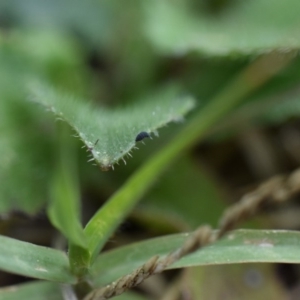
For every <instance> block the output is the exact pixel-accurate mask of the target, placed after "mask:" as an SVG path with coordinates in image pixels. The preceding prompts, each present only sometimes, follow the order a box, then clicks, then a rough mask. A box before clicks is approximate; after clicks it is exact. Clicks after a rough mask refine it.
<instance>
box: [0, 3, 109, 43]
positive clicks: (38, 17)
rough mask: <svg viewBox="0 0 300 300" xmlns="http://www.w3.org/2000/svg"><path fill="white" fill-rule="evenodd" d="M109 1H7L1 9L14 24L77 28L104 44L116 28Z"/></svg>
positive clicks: (62, 29) (88, 37) (60, 28)
mask: <svg viewBox="0 0 300 300" xmlns="http://www.w3.org/2000/svg"><path fill="white" fill-rule="evenodd" d="M105 2H107V1H103V2H99V1H97V0H89V1H87V2H82V1H79V0H75V1H72V2H70V1H68V0H63V1H53V2H51V3H50V2H47V1H45V0H42V1H37V0H28V1H27V2H26V4H25V2H23V1H22V0H12V1H7V0H3V1H1V3H0V10H1V12H3V13H4V14H5V16H7V19H8V21H10V22H11V23H12V24H13V25H19V26H20V25H21V26H27V27H29V28H30V27H31V28H32V27H33V28H37V27H40V28H44V29H46V28H51V29H53V28H55V29H58V30H61V31H66V30H69V31H71V30H73V31H75V32H77V33H78V34H80V35H82V36H84V37H85V38H87V39H89V40H90V41H92V42H93V43H104V42H105V41H106V40H107V39H109V35H110V33H111V28H112V27H113V23H111V21H112V18H111V13H112V12H111V10H110V8H109V5H107V3H105ZM14 21H15V22H14Z"/></svg>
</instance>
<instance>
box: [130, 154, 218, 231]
mask: <svg viewBox="0 0 300 300" xmlns="http://www.w3.org/2000/svg"><path fill="white" fill-rule="evenodd" d="M219 192H220V191H218V190H217V187H216V184H215V183H214V182H213V180H212V179H210V178H209V177H208V176H207V175H206V174H205V172H204V171H203V170H201V166H200V164H198V165H197V164H195V162H193V161H191V160H190V159H188V158H187V157H182V158H181V159H180V161H177V162H176V163H175V164H174V166H172V167H171V168H170V169H169V170H167V172H166V174H164V175H163V177H162V178H161V180H160V181H159V182H158V183H156V185H155V187H154V188H153V190H152V191H151V192H150V193H149V195H147V197H146V199H145V200H144V201H142V202H141V204H140V205H139V207H138V209H137V212H136V214H135V217H136V218H138V219H139V220H140V221H141V222H145V221H147V218H150V219H152V218H153V219H155V218H156V216H157V218H159V219H162V218H163V219H165V220H168V219H169V220H170V222H171V223H173V222H174V223H176V225H177V226H179V227H180V224H182V226H183V228H188V229H189V230H190V229H194V228H196V227H197V226H199V224H203V223H209V224H212V225H217V222H218V218H219V216H220V214H221V212H222V211H223V210H224V205H223V204H222V201H221V196H220V193H219ZM140 213H141V216H140V217H139V214H140ZM145 219H146V220H145ZM154 222H155V221H154ZM150 227H151V225H150Z"/></svg>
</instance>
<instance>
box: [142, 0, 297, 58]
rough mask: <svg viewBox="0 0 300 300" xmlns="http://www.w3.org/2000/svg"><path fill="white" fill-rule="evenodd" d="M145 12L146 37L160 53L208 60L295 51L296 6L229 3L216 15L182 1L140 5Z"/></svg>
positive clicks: (293, 1)
mask: <svg viewBox="0 0 300 300" xmlns="http://www.w3.org/2000/svg"><path fill="white" fill-rule="evenodd" d="M195 2H196V1H195ZM144 8H145V18H146V19H145V20H146V21H145V32H146V34H147V35H148V37H149V39H150V41H151V42H152V43H153V44H154V45H155V46H156V48H157V49H158V50H159V51H160V52H162V53H172V54H179V55H180V54H184V53H186V52H188V51H193V50H195V51H199V52H202V53H205V54H207V55H209V56H213V55H228V54H231V53H240V54H252V53H261V52H267V51H269V50H272V49H282V50H284V51H286V50H288V49H289V48H299V47H300V38H299V25H300V20H299V17H298V11H299V9H300V3H299V2H298V1H297V0H288V1H284V2H282V1H272V2H270V1H268V0H255V1H233V3H231V5H229V7H227V8H226V9H224V11H223V12H221V13H220V14H212V13H210V12H208V11H207V10H205V7H204V5H201V4H198V5H197V4H195V3H194V2H192V1H184V0H177V1H171V0H163V1H161V0H155V1H151V3H150V2H147V1H145V7H144Z"/></svg>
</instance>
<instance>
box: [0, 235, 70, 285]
mask: <svg viewBox="0 0 300 300" xmlns="http://www.w3.org/2000/svg"><path fill="white" fill-rule="evenodd" d="M0 252H1V256H0V269H1V270H3V271H6V272H11V273H15V274H19V275H23V276H27V277H33V278H38V279H45V280H50V281H57V282H62V283H72V284H74V283H75V282H76V278H75V277H74V276H73V275H72V274H71V273H70V271H69V262H68V258H67V256H66V254H65V253H63V252H62V251H58V250H54V249H51V248H46V247H42V246H37V245H33V244H30V243H27V242H22V241H18V240H15V239H12V238H8V237H5V236H0Z"/></svg>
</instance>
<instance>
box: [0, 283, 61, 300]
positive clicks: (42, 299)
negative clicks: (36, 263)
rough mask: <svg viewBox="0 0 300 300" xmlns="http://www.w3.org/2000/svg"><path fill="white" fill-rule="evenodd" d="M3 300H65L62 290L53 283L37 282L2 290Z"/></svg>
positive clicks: (1, 296)
mask: <svg viewBox="0 0 300 300" xmlns="http://www.w3.org/2000/svg"><path fill="white" fill-rule="evenodd" d="M0 299H1V300H19V299H30V300H63V299H64V298H63V296H62V293H61V288H60V286H59V285H58V284H56V283H52V282H43V281H36V282H30V283H25V284H19V285H13V286H9V287H6V288H1V289H0Z"/></svg>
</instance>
